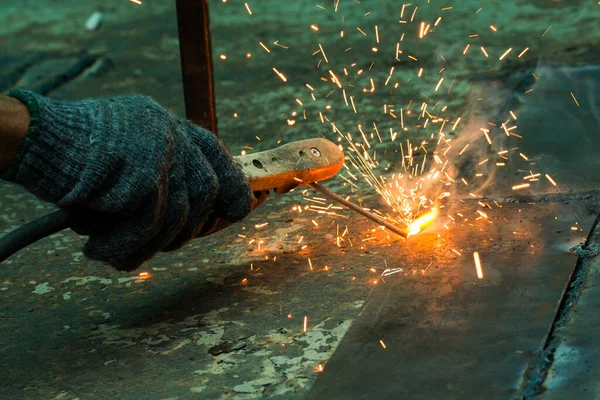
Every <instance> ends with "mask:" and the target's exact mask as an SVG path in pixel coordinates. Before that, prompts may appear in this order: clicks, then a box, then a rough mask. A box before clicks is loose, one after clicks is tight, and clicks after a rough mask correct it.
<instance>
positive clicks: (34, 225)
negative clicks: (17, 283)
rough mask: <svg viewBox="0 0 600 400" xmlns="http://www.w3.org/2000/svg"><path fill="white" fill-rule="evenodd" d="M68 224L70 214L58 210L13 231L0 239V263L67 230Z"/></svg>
mask: <svg viewBox="0 0 600 400" xmlns="http://www.w3.org/2000/svg"><path fill="white" fill-rule="evenodd" d="M70 222H71V214H70V213H69V212H68V211H67V210H58V211H55V212H53V213H50V214H48V215H45V216H43V217H41V218H38V219H36V220H34V221H31V222H28V223H26V224H25V225H23V226H21V227H20V228H17V229H15V230H14V231H12V232H10V233H9V234H7V235H5V236H4V237H2V238H0V263H1V262H3V261H4V260H6V259H7V258H8V257H10V256H12V255H13V254H15V253H16V252H17V251H19V250H21V249H22V248H24V247H27V246H29V245H30V244H32V243H35V242H37V241H38V240H40V239H43V238H45V237H47V236H50V235H52V234H54V233H56V232H60V231H62V230H63V229H67V228H68V227H69V225H70Z"/></svg>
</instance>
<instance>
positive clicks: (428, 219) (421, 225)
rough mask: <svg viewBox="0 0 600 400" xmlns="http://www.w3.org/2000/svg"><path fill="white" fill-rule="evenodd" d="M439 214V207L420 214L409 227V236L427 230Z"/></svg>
mask: <svg viewBox="0 0 600 400" xmlns="http://www.w3.org/2000/svg"><path fill="white" fill-rule="evenodd" d="M437 215H438V209H437V207H434V208H432V209H431V210H430V211H428V212H426V213H425V214H422V215H420V216H419V217H417V219H415V220H414V221H413V222H412V223H411V224H410V226H409V227H408V236H413V235H416V234H417V233H419V232H421V231H423V230H425V229H426V228H427V227H428V226H429V225H431V223H432V222H433V221H434V220H435V218H436V217H437Z"/></svg>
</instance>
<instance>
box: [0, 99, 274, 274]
mask: <svg viewBox="0 0 600 400" xmlns="http://www.w3.org/2000/svg"><path fill="white" fill-rule="evenodd" d="M8 96H10V97H14V98H17V99H19V100H21V101H22V102H23V103H25V104H26V105H27V107H28V109H29V112H30V114H31V125H30V128H29V132H28V134H27V137H26V138H25V141H24V142H23V144H22V145H21V148H20V149H19V152H18V153H17V155H16V156H15V158H14V159H13V161H12V162H11V164H10V166H9V168H8V171H7V172H6V174H5V176H4V177H3V178H4V179H5V180H8V181H11V182H14V183H17V184H19V185H22V186H24V187H25V188H26V189H28V190H29V191H30V192H31V193H33V194H34V195H36V196H37V197H39V198H40V199H42V200H45V201H48V202H51V203H54V204H56V205H57V206H59V207H61V208H66V209H77V210H82V209H83V210H89V211H92V212H94V213H95V214H96V215H100V216H101V217H104V216H105V217H106V218H103V219H104V220H105V222H107V224H108V229H107V227H106V225H107V224H104V225H105V226H103V227H102V229H99V225H98V226H95V224H91V225H90V224H86V221H81V223H76V224H75V226H72V228H73V229H74V230H75V231H76V232H77V233H79V234H83V235H89V239H88V241H87V243H86V244H85V246H84V254H85V255H86V256H87V257H88V258H91V259H94V260H98V261H103V262H106V263H109V264H111V265H112V266H114V267H115V268H117V269H119V270H127V271H130V270H133V269H135V268H137V267H138V266H140V265H141V264H142V263H143V262H145V261H146V260H148V259H150V258H151V257H153V256H154V255H156V253H158V252H159V251H172V250H175V249H178V248H180V247H181V246H183V245H184V244H185V243H186V242H188V241H189V240H191V239H193V238H195V237H197V236H200V235H203V234H206V233H207V232H206V229H211V232H212V231H214V229H213V228H212V227H208V228H206V229H204V230H205V232H203V228H204V224H205V223H206V222H207V221H210V224H213V223H214V221H215V220H219V221H225V225H226V224H228V223H231V222H236V221H239V220H241V219H243V218H244V217H245V216H246V215H247V214H248V213H250V211H251V210H252V209H253V206H255V205H256V202H257V200H256V199H255V197H254V196H253V194H252V191H251V188H250V185H249V183H248V182H247V180H246V178H245V177H244V175H243V173H242V171H241V169H240V168H239V167H238V166H237V165H236V164H235V162H234V161H233V159H232V158H231V156H230V155H229V154H228V153H227V151H226V149H225V147H224V146H223V145H222V144H221V142H220V141H219V140H218V139H217V138H216V137H215V136H214V135H212V134H211V133H210V132H208V131H206V130H204V129H202V128H200V127H198V126H196V125H193V124H192V123H190V122H187V121H185V120H183V119H181V118H179V117H177V116H175V115H173V114H171V113H169V112H168V111H166V110H165V109H163V108H162V107H161V106H160V105H158V104H157V103H155V102H154V101H153V100H151V99H150V98H148V97H144V96H126V97H115V98H109V99H98V100H83V101H77V102H67V101H55V100H51V99H48V98H46V97H43V96H40V95H38V94H35V93H33V92H29V91H25V90H14V91H11V92H9V93H8ZM263 200H264V199H263ZM211 232H208V233H211Z"/></svg>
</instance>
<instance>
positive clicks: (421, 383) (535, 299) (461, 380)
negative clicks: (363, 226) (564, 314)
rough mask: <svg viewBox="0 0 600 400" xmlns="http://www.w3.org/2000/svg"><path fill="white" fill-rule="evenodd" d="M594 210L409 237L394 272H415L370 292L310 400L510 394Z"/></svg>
mask: <svg viewBox="0 0 600 400" xmlns="http://www.w3.org/2000/svg"><path fill="white" fill-rule="evenodd" d="M591 204H592V203H587V204H586V203H585V202H582V201H580V202H570V203H546V204H535V205H532V204H517V203H512V204H505V205H504V207H503V209H502V211H501V212H500V213H497V214H496V215H497V217H498V219H497V220H496V221H494V223H493V224H491V225H489V228H488V229H486V230H484V231H479V230H477V229H465V230H460V229H455V230H454V232H453V234H452V235H441V237H437V234H436V233H429V234H423V235H421V236H419V237H415V238H413V239H412V240H409V241H408V242H407V243H406V245H405V246H403V247H402V248H401V250H400V253H399V254H398V255H397V257H396V258H397V261H396V264H398V266H405V270H407V271H411V270H412V271H416V272H417V273H414V272H413V273H408V274H405V275H402V274H397V275H392V276H388V277H386V278H385V282H382V283H381V284H380V285H378V286H377V287H376V288H375V289H374V290H373V292H372V293H371V294H370V296H369V298H368V300H367V301H366V303H365V305H364V307H363V310H362V312H361V314H360V316H359V317H358V318H357V320H355V322H354V323H353V325H352V326H351V328H350V330H349V331H348V333H347V334H346V335H345V337H344V339H343V340H342V342H341V343H340V345H339V347H338V349H337V350H336V352H335V353H334V355H333V356H332V358H331V359H330V361H329V362H328V363H327V365H326V366H325V370H324V372H323V374H322V375H321V376H320V377H319V378H318V379H317V382H316V383H315V385H314V386H313V388H312V390H311V392H310V393H309V396H308V398H309V399H324V398H328V399H349V398H351V399H400V398H401V399H408V398H410V399H435V398H445V399H449V398H457V399H458V398H461V399H463V398H487V399H492V398H502V399H505V398H507V397H513V396H514V397H517V396H518V395H519V387H520V386H521V384H522V378H523V377H522V376H523V372H524V369H525V368H526V367H527V365H528V363H529V361H530V359H531V358H532V357H533V355H534V354H535V353H536V352H537V351H539V350H540V348H541V346H542V344H543V341H544V340H545V338H546V335H547V333H548V329H549V327H550V326H551V323H552V320H553V318H554V315H555V312H556V308H557V305H558V303H559V301H560V298H561V294H562V292H563V289H564V288H565V283H566V282H567V281H568V278H569V275H570V274H571V271H572V270H573V267H574V265H575V262H576V259H577V258H576V256H574V255H573V254H572V252H571V251H569V249H570V248H572V247H573V246H576V245H578V244H580V243H582V242H583V241H584V240H585V237H586V234H587V232H588V230H589V229H590V227H591V224H592V222H593V220H594V215H593V214H594V211H593V210H592V209H590V206H591ZM575 214H577V215H576V216H575ZM576 222H577V223H578V224H577V225H575V223H576ZM572 227H575V228H574V229H577V230H571V228H572ZM452 249H454V250H457V251H458V252H460V253H461V254H462V255H461V256H458V255H457V254H456V253H454V252H453V251H452ZM474 251H478V252H479V253H480V255H481V260H482V269H483V273H484V278H483V279H482V280H479V279H478V278H477V276H476V272H475V266H474V261H473V256H472V253H473V252H474ZM451 252H452V253H454V254H455V257H450V256H449V255H448V254H449V253H451ZM421 267H423V268H428V270H427V272H426V273H425V274H424V275H422V274H420V273H418V271H420V270H421V269H422V268H421ZM380 340H381V341H383V344H385V347H386V348H383V346H382V343H381V342H380Z"/></svg>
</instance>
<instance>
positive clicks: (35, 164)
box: [3, 89, 91, 203]
mask: <svg viewBox="0 0 600 400" xmlns="http://www.w3.org/2000/svg"><path fill="white" fill-rule="evenodd" d="M8 96H10V97H13V98H15V99H18V100H20V101H21V102H23V103H24V104H25V105H26V106H27V108H28V110H29V113H30V115H31V123H30V127H29V131H28V132H27V135H26V136H25V139H24V141H23V143H22V144H21V147H20V148H19V150H18V151H17V154H16V156H15V157H14V158H13V160H12V161H11V163H10V165H9V167H8V169H7V172H6V173H5V176H3V179H5V180H7V181H9V182H13V183H16V184H18V185H22V186H24V187H25V188H26V189H27V190H28V191H30V192H31V193H33V194H34V195H35V196H37V197H38V198H40V199H42V200H45V201H48V202H51V203H58V202H59V201H60V200H61V199H63V197H64V196H65V195H67V193H69V191H71V190H72V188H73V186H74V185H75V184H76V183H77V182H78V176H79V175H80V174H81V171H82V170H83V168H84V160H85V155H86V154H87V153H88V152H89V138H88V137H89V135H88V134H87V131H89V130H90V129H91V126H90V125H91V123H90V122H91V121H90V115H89V112H88V111H87V110H86V109H85V107H82V106H81V105H79V103H70V102H64V101H55V100H51V99H48V98H45V97H44V96H42V95H39V94H37V93H34V92H31V91H28V90H22V89H17V90H12V91H10V92H9V93H8Z"/></svg>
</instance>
